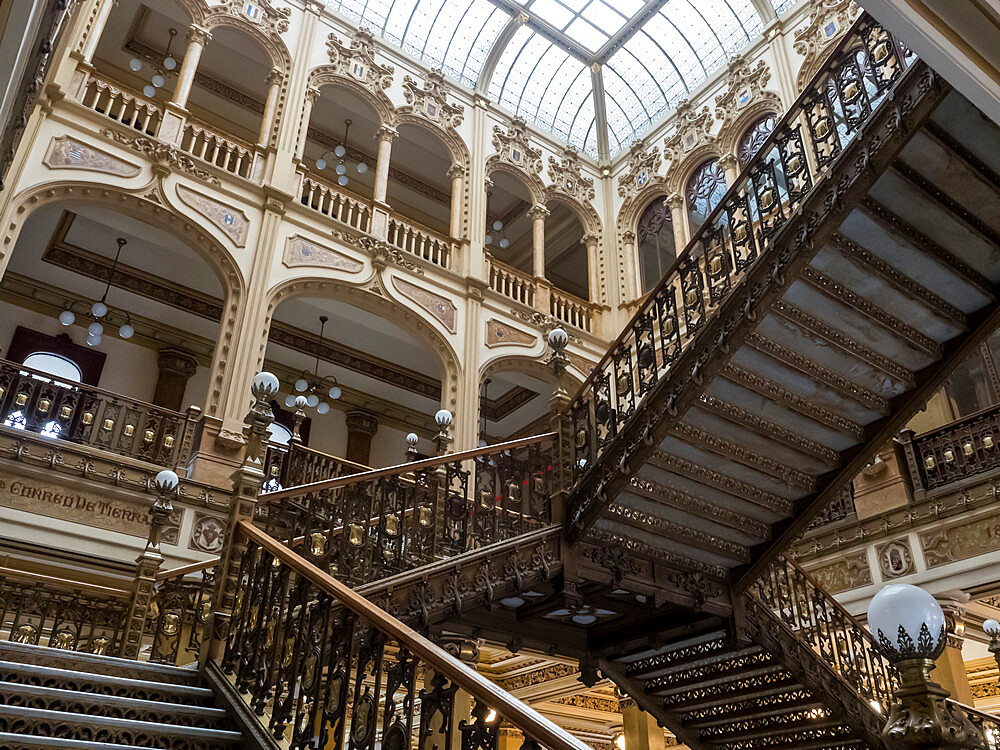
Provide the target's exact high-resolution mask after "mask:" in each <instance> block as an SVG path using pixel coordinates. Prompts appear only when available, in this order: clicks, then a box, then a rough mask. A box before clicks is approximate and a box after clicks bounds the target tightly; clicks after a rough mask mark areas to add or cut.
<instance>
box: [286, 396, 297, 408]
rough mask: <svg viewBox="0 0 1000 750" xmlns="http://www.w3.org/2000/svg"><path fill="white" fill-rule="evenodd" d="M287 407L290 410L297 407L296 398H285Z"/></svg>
mask: <svg viewBox="0 0 1000 750" xmlns="http://www.w3.org/2000/svg"><path fill="white" fill-rule="evenodd" d="M285 406H287V407H288V408H289V409H291V408H292V407H293V406H295V396H285Z"/></svg>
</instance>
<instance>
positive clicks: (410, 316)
mask: <svg viewBox="0 0 1000 750" xmlns="http://www.w3.org/2000/svg"><path fill="white" fill-rule="evenodd" d="M387 287H388V284H381V285H379V286H378V287H375V288H377V289H382V288H387ZM305 296H312V297H323V298H328V299H333V300H336V301H339V302H344V303H346V304H348V305H352V306H354V307H357V308H360V309H362V310H365V311H366V312H370V313H372V314H373V315H378V316H380V317H384V318H386V319H387V320H390V321H392V322H393V323H395V324H397V325H399V326H400V327H402V328H404V329H406V330H408V331H410V332H411V333H413V334H414V335H415V336H417V337H418V338H419V339H420V340H423V341H426V342H427V345H428V346H429V347H430V348H431V349H432V350H433V351H434V353H435V355H436V356H437V357H438V359H439V361H440V363H441V373H442V377H441V392H442V394H447V403H448V408H449V409H450V410H451V411H452V413H455V410H456V408H457V407H458V391H459V386H460V383H461V379H462V378H461V375H462V368H461V366H460V364H459V361H460V360H459V357H458V353H457V352H456V351H455V349H454V347H452V345H451V343H450V342H449V341H448V340H447V338H445V336H444V334H443V333H442V332H441V331H439V330H438V329H437V328H435V327H434V326H433V325H431V324H430V323H428V322H427V321H426V320H424V318H423V317H422V316H420V315H419V314H416V313H414V312H411V311H410V310H409V309H407V307H406V306H405V305H403V304H402V303H400V302H397V301H396V300H393V299H391V298H389V297H387V296H385V294H384V293H378V292H375V291H369V289H366V288H365V287H363V286H360V285H358V284H353V283H350V282H346V281H341V280H337V279H330V278H322V277H318V276H307V277H299V278H295V279H288V280H286V281H283V282H281V283H279V284H277V285H276V286H274V287H272V288H271V289H270V290H268V293H267V297H266V299H267V314H266V316H265V317H264V323H263V327H262V330H261V331H260V332H259V334H260V338H259V340H260V341H267V338H268V332H269V331H270V329H271V320H272V319H273V318H274V311H275V310H276V309H277V307H278V305H280V304H281V303H282V302H284V301H285V300H288V299H292V298H293V297H305ZM263 362H264V348H263V347H262V348H261V350H260V353H259V354H258V361H257V363H256V367H257V369H258V370H259V369H260V368H261V367H262V366H263Z"/></svg>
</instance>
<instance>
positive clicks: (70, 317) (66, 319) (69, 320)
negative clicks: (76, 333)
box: [59, 310, 76, 326]
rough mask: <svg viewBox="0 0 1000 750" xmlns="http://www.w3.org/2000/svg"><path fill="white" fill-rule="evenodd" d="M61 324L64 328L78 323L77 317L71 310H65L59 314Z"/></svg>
mask: <svg viewBox="0 0 1000 750" xmlns="http://www.w3.org/2000/svg"><path fill="white" fill-rule="evenodd" d="M59 322H60V323H62V324H63V325H64V326H71V325H73V323H75V322H76V316H75V315H74V314H73V313H72V312H71V311H69V310H63V311H62V312H61V313H59Z"/></svg>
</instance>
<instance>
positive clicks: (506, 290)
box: [486, 256, 535, 307]
mask: <svg viewBox="0 0 1000 750" xmlns="http://www.w3.org/2000/svg"><path fill="white" fill-rule="evenodd" d="M486 260H487V262H488V263H489V273H490V289H492V290H493V291H494V292H498V293H499V294H502V295H503V296H504V297H510V298H511V299H512V300H514V301H515V302H520V303H521V304H522V305H527V306H528V307H534V306H535V280H534V279H533V278H531V275H530V274H526V273H524V272H523V271H518V270H517V269H516V268H514V267H512V266H508V265H507V264H506V263H501V262H500V261H498V260H496V259H495V258H493V257H490V256H487V259H486Z"/></svg>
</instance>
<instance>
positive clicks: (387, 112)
mask: <svg viewBox="0 0 1000 750" xmlns="http://www.w3.org/2000/svg"><path fill="white" fill-rule="evenodd" d="M324 86H340V87H342V88H345V89H347V90H348V91H350V92H351V93H353V94H356V95H357V97H358V98H359V99H363V100H364V101H366V102H368V104H370V105H371V107H372V109H374V110H375V112H376V113H377V114H378V118H379V125H386V126H390V127H391V126H392V122H393V116H394V114H395V111H396V110H395V107H393V104H392V101H391V100H390V99H389V97H388V96H387V95H386V93H385V92H384V91H382V90H381V89H378V90H375V91H373V90H372V89H371V88H370V87H368V86H366V85H365V84H364V83H362V82H361V81H359V80H357V79H356V78H352V77H350V76H346V75H343V74H342V73H341V72H340V70H339V66H337V65H330V64H327V65H320V66H319V67H318V68H313V69H312V70H311V71H309V76H308V78H307V84H306V90H308V89H310V88H314V89H317V90H319V89H322V88H323V87H324ZM307 126H308V123H307Z"/></svg>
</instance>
